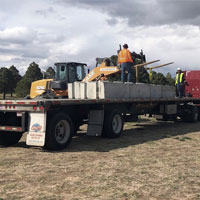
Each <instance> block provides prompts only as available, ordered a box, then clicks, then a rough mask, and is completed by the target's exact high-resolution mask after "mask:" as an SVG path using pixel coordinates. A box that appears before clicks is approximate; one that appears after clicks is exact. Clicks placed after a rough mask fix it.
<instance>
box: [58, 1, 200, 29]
mask: <svg viewBox="0 0 200 200" xmlns="http://www.w3.org/2000/svg"><path fill="white" fill-rule="evenodd" d="M57 2H60V3H64V4H72V5H74V6H77V7H85V8H89V9H97V10H99V11H101V12H105V13H107V14H109V15H110V16H111V17H113V18H124V19H128V23H129V25H130V26H141V25H150V26H151V25H153V26H156V25H165V24H193V25H200V12H199V10H200V1H198V0H190V1H189V0H126V1H121V0H102V1H99V0H76V1H74V0H67V1H64V0H58V1H57ZM114 22H115V21H114ZM109 23H112V21H109Z"/></svg>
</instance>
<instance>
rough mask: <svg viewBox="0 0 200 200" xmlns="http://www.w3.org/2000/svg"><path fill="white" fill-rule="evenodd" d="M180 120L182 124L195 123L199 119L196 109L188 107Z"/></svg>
mask: <svg viewBox="0 0 200 200" xmlns="http://www.w3.org/2000/svg"><path fill="white" fill-rule="evenodd" d="M181 119H182V120H183V121H184V122H193V123H195V122H197V121H198V119H199V112H198V109H197V107H195V106H188V108H187V110H186V112H184V115H183V116H182V117H181Z"/></svg>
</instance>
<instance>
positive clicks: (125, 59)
mask: <svg viewBox="0 0 200 200" xmlns="http://www.w3.org/2000/svg"><path fill="white" fill-rule="evenodd" d="M118 64H119V65H120V64H121V70H122V72H121V81H122V82H124V81H125V71H128V82H131V81H132V69H131V66H132V64H133V59H132V57H131V53H130V51H129V50H128V45H127V44H124V45H123V49H122V50H121V51H120V52H119V54H118Z"/></svg>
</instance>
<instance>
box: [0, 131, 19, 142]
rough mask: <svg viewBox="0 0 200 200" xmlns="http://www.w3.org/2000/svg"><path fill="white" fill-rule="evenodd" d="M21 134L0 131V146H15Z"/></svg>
mask: <svg viewBox="0 0 200 200" xmlns="http://www.w3.org/2000/svg"><path fill="white" fill-rule="evenodd" d="M22 135H23V133H20V132H8V131H0V145H3V146H10V145H14V144H17V143H18V142H19V140H20V139H21V137H22Z"/></svg>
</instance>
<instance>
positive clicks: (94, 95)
mask: <svg viewBox="0 0 200 200" xmlns="http://www.w3.org/2000/svg"><path fill="white" fill-rule="evenodd" d="M86 84H87V89H86V97H87V98H88V99H98V92H97V89H98V88H97V82H96V81H92V82H87V83H86Z"/></svg>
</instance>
